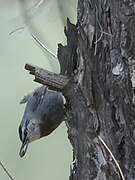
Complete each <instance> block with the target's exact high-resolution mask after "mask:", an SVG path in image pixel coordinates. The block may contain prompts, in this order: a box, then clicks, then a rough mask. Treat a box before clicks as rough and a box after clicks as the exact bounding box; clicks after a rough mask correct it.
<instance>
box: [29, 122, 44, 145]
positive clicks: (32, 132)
mask: <svg viewBox="0 0 135 180" xmlns="http://www.w3.org/2000/svg"><path fill="white" fill-rule="evenodd" d="M39 123H40V122H37V120H36V119H31V120H30V121H29V124H28V126H27V131H28V132H27V133H28V138H29V142H32V141H35V140H37V139H39V138H40V135H41V134H40V126H39Z"/></svg>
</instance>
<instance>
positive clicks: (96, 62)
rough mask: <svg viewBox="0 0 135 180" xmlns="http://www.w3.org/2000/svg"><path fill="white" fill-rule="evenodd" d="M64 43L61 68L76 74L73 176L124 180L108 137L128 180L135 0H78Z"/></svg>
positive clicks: (132, 174) (133, 120) (132, 157)
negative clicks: (65, 42)
mask: <svg viewBox="0 0 135 180" xmlns="http://www.w3.org/2000/svg"><path fill="white" fill-rule="evenodd" d="M65 33H66V36H67V46H65V47H64V46H62V45H59V50H58V56H59V61H60V65H61V74H63V75H66V76H68V77H70V78H71V79H72V83H70V85H68V86H67V87H66V88H65V90H64V93H65V96H66V97H67V99H68V107H67V108H68V112H67V114H68V118H69V120H68V122H67V126H68V134H69V139H70V141H71V143H72V145H73V153H74V163H73V169H72V170H71V176H70V180H120V179H121V178H122V177H121V175H120V171H119V170H118V168H117V166H116V164H115V163H114V160H113V159H112V157H111V156H110V154H109V153H108V151H107V150H106V148H105V147H104V146H103V144H102V143H101V141H100V139H99V138H98V136H100V137H102V139H103V140H104V141H105V142H106V144H107V146H108V147H109V148H110V150H111V151H112V153H113V155H114V156H115V158H116V159H117V162H118V163H119V165H120V167H121V169H122V172H123V174H124V177H125V179H126V180H135V105H134V88H135V61H134V60H135V2H134V1H133V0H79V1H78V21H77V25H76V26H74V25H72V24H70V23H69V21H68V29H67V30H65Z"/></svg>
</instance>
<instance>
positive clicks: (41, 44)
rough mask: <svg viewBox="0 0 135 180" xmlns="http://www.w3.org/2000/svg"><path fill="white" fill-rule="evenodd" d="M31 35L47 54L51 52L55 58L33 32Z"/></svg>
mask: <svg viewBox="0 0 135 180" xmlns="http://www.w3.org/2000/svg"><path fill="white" fill-rule="evenodd" d="M31 36H32V37H33V39H34V40H35V41H36V42H37V43H38V44H39V45H40V46H41V47H42V48H43V49H44V50H45V51H47V52H48V53H49V54H51V55H52V56H53V57H54V58H56V59H57V56H56V55H55V54H54V53H53V52H52V51H51V50H50V49H48V48H47V47H46V46H45V45H44V44H43V43H42V42H41V41H40V40H39V39H38V38H37V37H36V36H35V35H34V34H31Z"/></svg>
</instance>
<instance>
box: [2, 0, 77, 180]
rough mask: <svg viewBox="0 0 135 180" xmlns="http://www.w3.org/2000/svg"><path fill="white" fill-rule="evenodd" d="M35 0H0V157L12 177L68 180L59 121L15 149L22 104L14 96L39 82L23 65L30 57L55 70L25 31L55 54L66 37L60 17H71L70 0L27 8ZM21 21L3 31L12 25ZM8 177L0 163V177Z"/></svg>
mask: <svg viewBox="0 0 135 180" xmlns="http://www.w3.org/2000/svg"><path fill="white" fill-rule="evenodd" d="M36 2H37V0H27V1H25V0H20V1H19V0H0V17H1V18H0V19H1V21H0V82H1V88H0V160H1V161H2V162H3V164H4V165H5V166H6V167H7V169H8V170H9V172H10V173H11V174H12V175H13V177H14V178H15V180H24V179H25V180H42V179H44V180H68V179H69V178H68V177H69V174H70V165H71V164H72V147H71V145H70V143H69V140H68V138H67V129H66V126H65V124H64V123H62V124H61V125H60V127H58V128H57V129H56V131H55V132H53V133H52V134H51V135H50V136H48V137H46V138H43V139H40V140H38V141H35V142H33V143H32V144H30V146H29V147H28V151H27V153H26V156H25V157H24V158H23V159H21V158H20V157H19V155H18V152H19V149H20V145H21V143H20V140H19V137H18V126H19V123H20V121H21V118H22V115H23V111H24V108H25V105H20V104H19V101H20V99H21V98H22V97H23V96H24V95H25V94H27V93H28V92H31V91H32V90H33V89H34V88H35V87H37V86H39V84H37V83H34V82H33V81H32V80H33V78H34V77H32V76H30V75H29V74H28V72H26V71H25V70H24V65H25V63H27V62H28V63H32V64H35V65H38V66H41V67H43V68H46V69H48V70H51V71H54V72H59V64H58V61H57V60H56V59H55V58H53V57H51V55H49V54H48V53H47V52H45V51H44V50H43V49H42V48H41V47H40V46H39V45H38V44H37V43H36V42H35V41H34V40H33V39H32V37H31V35H30V32H32V33H34V34H35V35H36V36H37V37H38V38H39V39H40V40H41V41H42V42H43V43H44V44H45V45H46V46H47V47H48V48H50V49H51V50H52V51H53V52H54V53H55V54H56V52H57V43H63V44H65V43H66V39H65V36H64V32H63V31H64V26H65V24H66V18H67V17H69V18H70V20H71V22H73V23H75V22H76V1H75V0H68V1H67V0H46V2H45V3H43V4H42V6H41V7H40V8H39V9H37V11H36V13H33V15H32V18H31V19H29V18H28V19H27V17H29V12H30V11H27V9H29V8H30V7H33V6H34V4H35V3H36ZM25 22H27V27H26V28H25V29H23V30H21V31H16V32H15V33H13V34H11V35H9V33H11V32H12V31H14V30H15V29H16V28H20V27H22V26H24V23H25ZM8 179H9V178H8V177H7V175H6V174H5V172H4V171H3V169H2V168H1V167H0V180H8Z"/></svg>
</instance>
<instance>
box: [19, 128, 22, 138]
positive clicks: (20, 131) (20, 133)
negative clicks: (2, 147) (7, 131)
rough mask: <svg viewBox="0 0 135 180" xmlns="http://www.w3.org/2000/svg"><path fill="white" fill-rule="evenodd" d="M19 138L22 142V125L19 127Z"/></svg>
mask: <svg viewBox="0 0 135 180" xmlns="http://www.w3.org/2000/svg"><path fill="white" fill-rule="evenodd" d="M19 137H20V140H21V141H22V127H21V125H20V126H19Z"/></svg>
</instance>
